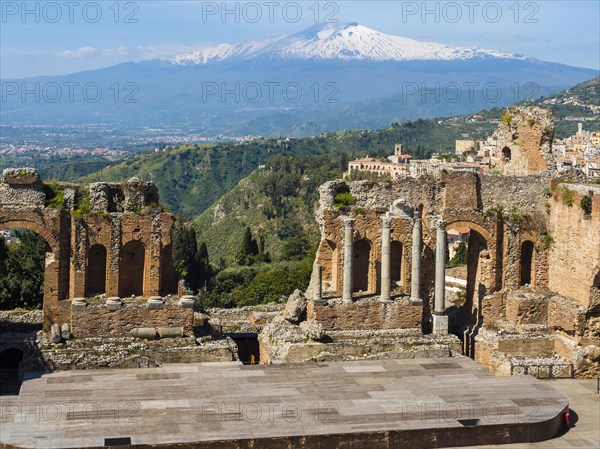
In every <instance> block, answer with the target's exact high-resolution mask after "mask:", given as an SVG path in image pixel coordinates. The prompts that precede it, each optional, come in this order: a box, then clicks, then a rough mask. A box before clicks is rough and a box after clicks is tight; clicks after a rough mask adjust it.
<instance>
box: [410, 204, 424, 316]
mask: <svg viewBox="0 0 600 449" xmlns="http://www.w3.org/2000/svg"><path fill="white" fill-rule="evenodd" d="M413 218H414V223H413V229H412V267H411V276H410V302H411V304H413V305H415V306H420V305H423V299H421V253H422V252H423V224H422V222H421V212H419V211H418V210H416V211H415V213H414V215H413Z"/></svg>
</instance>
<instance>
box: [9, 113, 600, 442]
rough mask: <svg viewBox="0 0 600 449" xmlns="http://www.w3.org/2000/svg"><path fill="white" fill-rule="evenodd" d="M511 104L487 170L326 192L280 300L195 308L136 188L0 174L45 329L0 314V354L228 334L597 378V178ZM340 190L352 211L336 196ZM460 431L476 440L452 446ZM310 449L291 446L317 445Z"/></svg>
mask: <svg viewBox="0 0 600 449" xmlns="http://www.w3.org/2000/svg"><path fill="white" fill-rule="evenodd" d="M509 112H510V113H511V114H512V120H511V121H509V122H502V123H501V124H500V129H499V138H500V142H501V143H500V145H501V146H502V147H503V148H504V149H503V155H504V156H505V157H504V160H503V161H502V164H501V166H500V167H499V170H500V171H501V173H502V174H501V175H499V174H489V175H479V174H475V173H471V172H448V173H441V174H439V176H438V175H436V176H434V175H424V176H419V177H417V178H409V177H407V178H402V179H399V180H393V181H379V182H378V181H354V182H350V181H345V180H336V181H330V182H327V183H325V184H324V185H322V186H321V187H320V189H319V201H318V204H317V206H316V209H315V218H316V220H317V222H318V224H319V226H320V230H321V240H320V244H319V247H318V251H317V255H316V258H315V261H314V268H313V273H312V277H311V281H310V285H309V286H308V288H307V289H306V291H305V292H300V291H296V292H294V294H292V296H291V297H290V298H289V301H288V303H287V305H286V306H285V308H272V309H270V308H269V307H267V306H265V307H263V308H260V307H259V308H255V309H248V308H245V309H238V310H233V311H229V312H228V311H221V312H217V311H215V312H214V313H212V314H211V312H210V311H209V312H208V313H205V314H200V313H198V312H194V298H193V297H190V296H187V295H185V292H184V289H183V287H182V285H181V284H180V282H179V280H178V276H177V273H176V271H175V270H174V268H173V261H172V254H171V234H172V230H173V226H174V222H175V220H174V217H173V216H172V215H171V214H169V213H168V212H165V211H164V210H163V209H162V208H161V207H160V205H159V198H158V193H157V189H156V187H155V186H154V184H152V183H150V182H144V181H141V180H139V179H136V178H133V179H131V180H129V181H128V182H127V183H124V184H111V183H95V184H91V185H88V186H80V185H70V184H45V183H44V182H43V181H42V180H41V179H40V178H39V176H38V175H37V173H36V172H35V171H34V170H30V169H11V170H6V171H5V173H4V178H3V181H2V182H1V183H0V229H8V228H26V229H30V230H33V231H35V232H37V233H38V234H39V235H41V236H42V237H43V238H44V239H45V240H46V242H47V243H48V245H49V248H50V252H49V253H48V254H47V258H46V271H45V291H44V304H43V331H41V332H37V331H34V332H30V333H29V334H23V333H22V332H20V331H18V329H17V328H18V324H19V323H10V322H8V321H7V322H6V323H2V326H3V329H2V330H3V334H2V335H1V336H0V353H2V352H3V351H5V350H10V349H11V348H13V349H14V348H16V349H18V350H19V351H21V352H22V353H23V358H22V361H21V362H20V365H19V370H20V373H21V375H23V373H24V372H26V371H32V370H63V369H86V368H87V369H90V368H101V367H110V368H133V367H158V366H161V365H163V364H170V363H202V362H227V361H233V360H240V354H238V347H236V344H235V343H234V342H233V341H232V340H231V338H229V334H231V335H233V334H236V333H238V334H247V335H249V334H253V335H254V336H255V339H256V337H257V341H258V348H259V349H258V353H257V354H256V359H257V360H260V363H261V364H266V365H269V364H274V366H283V365H281V364H282V363H283V362H286V363H289V364H293V363H302V364H301V365H298V366H299V367H303V369H307V370H310V369H312V368H310V366H313V365H306V364H305V363H304V362H319V364H315V365H314V366H321V367H322V366H326V365H323V364H327V363H335V362H353V361H357V360H364V361H365V363H367V365H368V364H369V363H370V364H373V363H375V361H380V362H381V363H384V362H383V361H385V363H387V364H390V363H392V362H390V360H397V361H399V362H398V363H401V361H404V362H405V363H407V364H410V363H414V361H413V362H411V360H422V359H430V360H432V362H431V363H436V362H435V360H436V359H441V360H444V361H447V360H452V358H455V357H456V358H457V360H463V359H466V358H471V359H474V360H475V362H477V363H478V364H479V365H481V366H482V367H484V368H485V369H486V370H488V371H490V372H491V373H494V374H497V375H502V376H511V375H513V376H518V375H522V374H530V375H532V376H534V377H537V378H541V379H544V378H548V379H549V378H560V377H567V378H572V377H575V378H593V377H598V376H600V186H599V185H594V184H591V183H587V182H586V180H585V178H583V177H581V176H580V175H578V174H577V173H576V172H572V173H567V174H563V175H561V176H560V177H559V176H558V175H556V174H555V172H554V165H553V158H552V152H551V146H552V139H553V135H554V127H553V123H552V118H551V116H550V115H549V113H548V112H547V111H545V110H542V109H538V108H511V109H510V110H509ZM344 192H346V193H350V194H351V195H352V196H353V197H354V198H355V199H356V202H355V204H353V205H349V206H343V207H340V205H339V204H338V205H336V202H335V196H336V195H337V194H339V193H344ZM57 197H59V198H60V201H59V202H58V203H59V204H58V205H57V201H52V199H55V200H56V198H57ZM584 197H589V198H590V199H591V208H590V209H589V210H584V209H583V208H582V207H580V203H581V200H582V198H584ZM457 227H461V228H468V230H469V233H468V242H467V268H466V294H465V295H464V296H463V297H457V296H456V295H453V294H452V293H451V291H449V290H448V288H447V287H448V286H447V279H446V260H447V259H446V257H447V256H446V254H447V249H448V248H447V247H448V239H447V233H448V231H449V230H451V229H455V228H457ZM4 319H5V317H4V315H3V318H2V321H4ZM63 331H64V332H63ZM69 337H70V338H69ZM449 357H451V359H448V358H449ZM409 359H410V360H409ZM378 363H379V362H378ZM457 363H458V362H457ZM367 365H365V366H367ZM169 366H171V365H169ZM285 366H288V365H285ZM332 366H333V365H332ZM385 366H386V367H387V366H388V365H385ZM399 366H402V365H401V364H400V365H399ZM406 366H408V365H406ZM219 369H221V368H219ZM265 369H266V368H265ZM277 369H279V368H277ZM281 369H284V368H281ZM315 369H316V368H315ZM224 375H225V374H224ZM514 379H515V382H517V380H516V379H518V378H517V377H515V378H514ZM563 408H564V404H563V405H561V407H559V408H558V409H557V410H558V411H557V412H556V414H555V415H556V416H559V415H561V413H562V412H563V411H564V410H563ZM557 419H558V418H557ZM550 421H552V420H548V422H550ZM552 422H553V423H554V424H552V426H554V427H552V426H551V427H552V431H553V432H555V431H556V422H557V421H556V420H554V421H552ZM540 435H541V434H540ZM548 437H549V436H548V435H545V436H543V437H542V436H538V437H534V436H532V435H528V436H527V437H525V436H523V438H522V439H520V440H519V439H518V438H517V439H515V440H511V441H535V440H536V438H538V440H539V439H544V438H548ZM388 438H391V436H389V435H388ZM289 441H291V440H288V442H289ZM294 441H295V440H294ZM332 441H333V440H332ZM369 441H371V440H369ZM474 441H487V440H485V439H480V440H477V439H475V440H468V441H465V443H464V444H467V443H473V442H474ZM494 441H496V440H494ZM497 442H510V441H508V440H502V441H497ZM296 443H297V442H296ZM298 444H299V443H298ZM303 444H304V443H303ZM306 444H307V445H306V446H300V445H298V446H297V447H317V446H310V445H309V444H308V443H306ZM336 444H337V443H336ZM340 444H341V443H340ZM386 444H390V443H389V441H388V443H386ZM461 444H462V443H461ZM7 447H9V446H7ZM132 447H133V446H132ZM165 447H166V446H165ZM190 447H191V446H190ZM194 447H221V446H217V445H215V446H194ZM222 447H225V446H222ZM227 447H230V446H227ZM231 447H250V446H231ZM260 447H284V446H276V445H273V446H270V445H263V446H260ZM285 447H287V446H285ZM294 447H296V446H294ZM318 447H325V446H318ZM327 447H346V446H335V445H332V446H327ZM352 447H360V445H358V446H352ZM370 447H392V446H384V445H374V446H370ZM415 447H421V446H415ZM422 447H426V446H422Z"/></svg>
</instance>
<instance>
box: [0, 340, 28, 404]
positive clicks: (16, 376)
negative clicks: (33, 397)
mask: <svg viewBox="0 0 600 449" xmlns="http://www.w3.org/2000/svg"><path fill="white" fill-rule="evenodd" d="M22 360H23V351H21V350H20V349H17V348H8V349H5V350H4V351H2V352H1V353H0V394H2V395H13V394H19V389H20V388H21V377H20V373H19V367H20V365H21V361H22Z"/></svg>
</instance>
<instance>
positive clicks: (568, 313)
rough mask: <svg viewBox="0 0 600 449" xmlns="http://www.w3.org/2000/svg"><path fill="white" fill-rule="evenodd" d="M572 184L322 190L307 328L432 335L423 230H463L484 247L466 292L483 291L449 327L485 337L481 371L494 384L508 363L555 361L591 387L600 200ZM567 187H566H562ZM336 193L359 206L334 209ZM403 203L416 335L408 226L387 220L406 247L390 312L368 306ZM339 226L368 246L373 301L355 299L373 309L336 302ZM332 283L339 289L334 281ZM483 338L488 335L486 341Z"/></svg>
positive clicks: (519, 181)
mask: <svg viewBox="0 0 600 449" xmlns="http://www.w3.org/2000/svg"><path fill="white" fill-rule="evenodd" d="M573 180H575V182H580V180H579V178H578V176H574V177H572V176H565V177H564V179H563V178H557V177H553V176H552V174H551V173H550V172H548V171H544V172H541V173H536V174H532V175H528V176H512V177H509V176H497V175H484V176H478V175H474V174H472V173H457V172H453V173H447V174H441V175H440V176H439V177H431V176H424V177H420V178H417V179H415V178H407V179H402V180H396V181H389V182H372V181H358V182H351V183H345V182H344V181H334V182H329V183H326V184H324V185H323V186H322V187H321V189H320V202H319V204H318V208H317V211H316V219H317V222H318V223H319V225H320V227H321V244H320V247H319V250H318V252H317V256H316V259H315V266H320V267H322V274H321V276H322V286H323V291H322V294H323V296H324V297H325V298H329V299H328V300H327V301H326V304H325V305H321V304H318V302H315V303H314V304H313V303H311V302H309V305H308V313H307V318H308V320H309V321H314V322H315V323H318V324H319V325H320V326H322V328H323V329H324V331H325V332H334V333H335V331H334V329H336V328H341V329H346V330H350V329H355V330H361V329H362V330H368V329H371V330H372V331H376V330H378V329H392V328H393V327H394V326H397V328H398V329H406V330H408V329H418V328H419V327H420V328H421V331H422V332H424V333H429V332H431V327H430V326H431V324H430V320H431V318H432V316H431V308H432V307H433V299H434V298H433V296H434V295H433V279H434V265H435V255H434V251H435V238H436V236H435V232H434V229H433V228H434V227H433V226H432V223H431V221H430V220H429V218H430V217H432V216H441V217H443V218H444V219H445V221H446V224H447V225H446V227H447V228H448V229H450V228H451V227H452V226H465V227H469V228H470V229H471V230H474V231H476V232H477V233H478V234H480V235H481V236H483V240H484V241H485V242H484V243H485V249H484V250H483V251H482V252H480V253H478V254H477V258H478V261H477V262H476V264H475V265H476V270H475V271H476V278H474V279H473V280H471V281H470V282H474V283H475V284H476V285H479V286H483V287H484V289H483V291H480V292H473V297H472V301H471V303H470V304H469V303H468V302H467V304H465V307H463V310H462V311H460V310H459V312H458V315H456V316H454V320H455V322H454V325H456V324H457V321H456V320H458V327H455V328H454V331H455V332H456V331H457V330H459V331H460V329H465V328H466V329H469V328H471V327H473V326H474V327H473V329H476V328H477V329H481V331H480V332H481V338H480V337H476V339H478V340H476V341H475V342H473V345H478V348H479V349H477V352H476V358H477V360H478V361H479V362H480V363H482V364H484V365H485V366H488V367H490V368H491V369H494V370H495V371H497V372H503V373H510V372H511V369H512V368H510V367H509V365H510V363H514V362H510V363H509V362H508V361H507V360H508V358H506V357H508V356H509V355H510V357H517V358H518V357H531V358H534V359H535V358H536V357H550V358H552V357H560V358H562V359H563V360H566V361H567V362H568V363H572V364H573V367H574V370H575V371H574V372H575V375H576V376H581V377H589V376H594V375H596V374H595V373H598V372H600V284H599V283H600V275H599V274H598V272H599V264H600V262H599V260H600V203H599V202H600V188H598V187H594V186H592V185H583V184H581V183H579V184H573V183H571V182H572V181H573ZM563 181H564V182H567V183H568V184H565V185H561V182H563ZM565 186H567V187H568V188H569V189H571V190H572V191H573V205H572V206H568V205H566V204H565V203H564V200H562V199H561V195H562V193H561V189H563V188H564V187H565ZM344 189H346V190H348V191H349V192H350V193H352V195H354V196H355V197H356V204H354V205H352V206H349V207H345V208H343V209H339V208H337V207H336V206H335V204H334V197H335V194H336V193H337V192H339V191H343V190H344ZM583 195H589V196H591V197H592V205H593V207H592V214H591V216H588V217H584V213H583V211H582V209H581V208H580V207H579V202H580V200H581V197H582V196H583ZM399 198H404V199H405V201H406V204H405V206H404V207H405V208H408V210H409V211H411V210H412V211H415V210H421V211H422V214H423V215H422V224H423V252H422V254H421V264H422V268H421V270H422V277H423V278H422V282H421V296H420V297H421V298H422V299H423V300H424V303H423V306H422V314H421V317H420V320H421V322H420V325H419V316H418V315H419V314H418V313H415V307H414V305H412V304H411V303H410V302H409V301H408V298H409V296H408V295H410V293H411V292H410V287H411V279H410V277H411V263H412V260H411V257H410V254H411V250H412V248H411V247H412V242H411V227H412V226H411V223H412V220H405V219H400V218H393V219H392V224H391V228H392V240H397V241H400V242H402V245H403V247H404V248H403V249H404V253H403V257H402V265H403V266H404V268H403V270H402V276H401V282H400V283H399V284H400V285H399V286H398V288H396V289H395V291H394V294H395V295H396V301H395V302H394V303H393V305H394V306H395V307H391V304H382V303H378V301H377V299H376V298H377V296H378V294H379V291H380V287H381V286H380V282H379V276H380V273H379V271H378V270H379V266H378V264H379V263H380V259H381V254H380V252H381V232H382V221H381V219H382V217H383V215H384V214H385V213H386V212H387V211H389V210H390V205H392V204H393V203H394V202H395V201H396V200H398V199H399ZM345 216H348V217H352V218H354V219H355V223H354V229H353V239H354V242H356V241H357V240H360V239H363V238H366V239H368V240H369V241H370V242H371V244H372V246H371V251H372V254H371V256H372V259H373V260H374V264H373V265H372V267H371V268H370V270H371V271H370V273H369V292H367V293H366V294H365V295H363V296H365V297H369V296H370V297H371V298H373V299H372V300H366V299H361V298H362V297H361V295H358V297H356V298H354V299H353V302H352V303H349V304H345V303H343V302H342V301H341V300H339V299H336V298H339V297H340V296H341V293H342V289H343V285H342V284H343V257H342V255H343V247H344V225H343V217H345ZM525 242H531V244H532V245H533V251H532V260H531V273H530V277H531V285H525V286H523V285H522V279H521V264H522V256H523V255H522V249H523V248H524V246H523V244H524V243H525ZM332 244H333V245H334V247H335V251H332ZM469 256H471V250H470V249H469ZM470 263H471V262H469V264H470ZM333 277H335V278H336V282H332V281H331V279H332V278H333ZM318 279H319V277H318V276H315V275H314V273H313V277H312V279H311V285H310V286H309V289H308V290H307V296H308V297H309V298H310V297H313V296H314V294H315V292H316V291H318V288H317V285H316V283H317V282H318ZM597 284H598V285H597ZM398 295H399V296H398ZM403 298H404V299H403ZM361 303H363V304H361ZM459 309H460V308H459ZM448 311H450V309H448ZM452 319H453V318H452V317H451V318H450V328H451V330H452V326H453V323H452ZM470 326H471V327H470ZM498 326H500V327H498ZM499 328H502V329H506V331H505V332H508V334H501V335H502V336H501V337H497V336H496V334H495V333H490V329H499ZM494 332H495V331H494ZM473 335H474V336H475V335H476V334H475V333H474V334H473ZM490 335H494V337H492V338H491V340H490V338H489V337H490ZM498 335H500V334H498ZM504 335H506V337H504ZM486 339H487V340H486ZM464 350H465V347H464V346H463V351H464ZM501 354H505V355H501ZM507 363H508V365H507ZM555 369H557V368H555ZM550 370H551V371H552V368H550Z"/></svg>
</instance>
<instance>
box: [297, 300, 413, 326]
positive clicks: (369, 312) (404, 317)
mask: <svg viewBox="0 0 600 449" xmlns="http://www.w3.org/2000/svg"><path fill="white" fill-rule="evenodd" d="M422 311H423V308H422V307H420V306H412V305H410V304H409V303H408V301H407V300H396V301H394V302H393V303H382V302H380V301H378V300H377V299H375V298H370V299H363V300H360V301H356V302H354V303H352V304H344V303H341V302H330V303H329V304H328V305H326V306H319V305H314V304H313V302H312V301H310V302H309V303H308V309H307V317H308V319H309V320H315V321H318V322H319V323H320V324H321V326H323V330H325V331H331V330H353V329H409V328H419V329H420V328H421V319H422V316H421V315H422Z"/></svg>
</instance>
